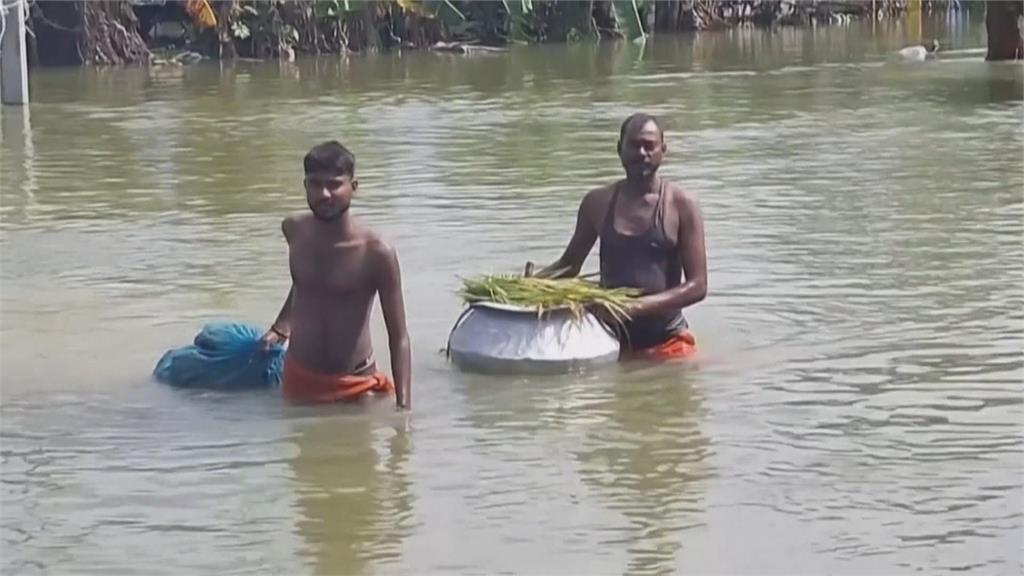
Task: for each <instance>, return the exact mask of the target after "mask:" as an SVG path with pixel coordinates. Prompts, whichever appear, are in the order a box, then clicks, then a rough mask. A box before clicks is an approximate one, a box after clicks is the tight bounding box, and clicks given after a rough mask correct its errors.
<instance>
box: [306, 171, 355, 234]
mask: <svg viewBox="0 0 1024 576" xmlns="http://www.w3.org/2000/svg"><path fill="white" fill-rule="evenodd" d="M304 183H305V186H306V202H307V203H308V204H309V209H310V210H312V211H313V215H314V216H316V217H317V218H318V219H320V220H323V221H325V222H329V221H331V220H334V219H335V218H337V217H338V216H341V215H342V214H344V213H345V212H346V211H347V210H348V207H349V206H350V205H351V204H352V195H353V194H354V193H355V191H356V188H357V187H358V186H359V183H358V181H356V180H355V179H354V178H352V177H351V176H349V175H344V176H339V175H337V174H333V173H331V172H307V173H306V178H305V180H304Z"/></svg>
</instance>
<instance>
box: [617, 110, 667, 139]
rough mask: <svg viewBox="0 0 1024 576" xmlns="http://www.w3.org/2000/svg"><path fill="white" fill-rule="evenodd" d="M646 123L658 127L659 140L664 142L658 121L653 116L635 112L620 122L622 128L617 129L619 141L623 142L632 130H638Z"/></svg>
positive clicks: (662, 131)
mask: <svg viewBox="0 0 1024 576" xmlns="http://www.w3.org/2000/svg"><path fill="white" fill-rule="evenodd" d="M648 122H654V125H655V126H657V127H658V132H659V133H661V140H662V141H663V142H664V140H665V130H664V129H662V127H661V122H658V119H657V118H655V117H654V116H651V115H650V114H644V113H643V112H637V113H636V114H633V115H631V116H630V117H629V118H626V119H625V120H624V121H623V122H622V127H621V128H619V141H622V140H625V139H626V134H627V133H629V132H632V131H634V130H640V129H641V128H643V127H644V126H645V125H647V123H648Z"/></svg>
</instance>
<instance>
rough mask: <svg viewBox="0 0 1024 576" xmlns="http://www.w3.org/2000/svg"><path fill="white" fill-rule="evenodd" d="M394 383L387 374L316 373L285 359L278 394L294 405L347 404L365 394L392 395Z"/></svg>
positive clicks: (288, 357) (287, 357)
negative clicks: (279, 392)
mask: <svg viewBox="0 0 1024 576" xmlns="http://www.w3.org/2000/svg"><path fill="white" fill-rule="evenodd" d="M394 391H395V383H394V382H392V381H391V378H389V377H388V376H387V375H386V374H383V373H381V372H374V373H372V374H366V375H363V376H359V375H355V374H324V373H321V372H315V371H313V370H310V369H308V368H306V367H305V366H303V365H302V364H300V363H298V362H296V361H295V359H294V358H292V357H290V356H288V355H285V359H284V372H283V374H282V376H281V394H282V395H283V396H284V398H285V400H287V401H289V402H291V403H294V404H324V403H329V402H350V401H352V400H358V399H359V398H360V397H362V396H363V395H364V394H368V393H378V394H392V393H394Z"/></svg>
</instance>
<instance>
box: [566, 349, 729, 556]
mask: <svg viewBox="0 0 1024 576" xmlns="http://www.w3.org/2000/svg"><path fill="white" fill-rule="evenodd" d="M678 369H679V370H681V371H683V374H682V377H681V378H679V379H678V380H677V379H668V378H665V377H664V375H663V372H662V371H661V370H657V369H651V368H648V369H642V370H638V369H634V370H631V371H629V372H624V373H623V375H622V377H621V378H619V379H617V380H616V382H615V383H614V384H613V385H612V389H611V390H609V391H608V396H607V397H605V398H600V399H595V401H592V402H589V403H588V405H587V413H588V416H589V417H588V423H587V424H586V426H585V431H584V441H583V443H582V444H583V445H582V446H581V448H580V450H579V451H578V452H577V455H576V457H577V459H578V461H579V463H580V468H581V469H580V476H581V478H582V479H583V481H584V482H585V483H587V484H588V485H590V486H592V487H593V489H594V491H595V493H596V496H597V498H598V499H600V500H605V501H606V502H607V504H606V505H607V506H608V507H609V508H611V509H612V510H616V511H618V512H620V513H622V514H623V515H624V516H625V517H626V519H627V520H628V522H629V528H628V529H627V530H626V531H625V534H623V535H622V536H620V537H619V538H616V539H612V540H610V541H609V542H607V543H606V544H613V545H619V546H623V547H625V548H626V549H627V550H628V553H629V563H628V566H627V569H628V571H629V573H630V574H638V573H659V574H663V573H669V572H674V571H675V570H674V569H675V561H676V557H677V555H678V554H679V551H680V549H681V548H682V547H683V542H684V536H683V534H682V532H683V530H685V529H687V528H694V527H698V526H701V525H702V524H703V522H702V518H701V517H702V515H703V512H704V483H705V482H706V481H707V479H708V477H709V476H710V472H709V471H708V469H707V468H708V465H707V462H706V461H705V459H706V457H707V455H708V453H709V452H710V450H711V448H710V445H709V444H710V442H709V440H708V438H706V437H705V436H704V435H703V434H702V433H701V430H700V398H699V392H697V391H695V390H694V388H693V384H694V382H693V380H692V377H691V375H690V374H688V373H687V371H686V368H685V367H683V366H679V367H678Z"/></svg>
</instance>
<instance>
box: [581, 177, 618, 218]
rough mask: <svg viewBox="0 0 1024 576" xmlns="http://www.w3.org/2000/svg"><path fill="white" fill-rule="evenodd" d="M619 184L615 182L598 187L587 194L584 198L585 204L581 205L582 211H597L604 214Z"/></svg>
mask: <svg viewBox="0 0 1024 576" xmlns="http://www.w3.org/2000/svg"><path fill="white" fill-rule="evenodd" d="M617 184H618V182H613V183H611V184H606V185H604V186H598V187H597V188H594V189H592V190H590V191H589V192H587V194H586V195H585V196H584V197H583V202H581V203H580V207H581V209H582V210H584V211H585V212H591V211H595V210H596V211H598V212H600V213H601V214H604V210H605V207H606V206H608V202H609V201H610V200H611V197H612V194H613V193H614V192H615V187H616V185H617Z"/></svg>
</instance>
